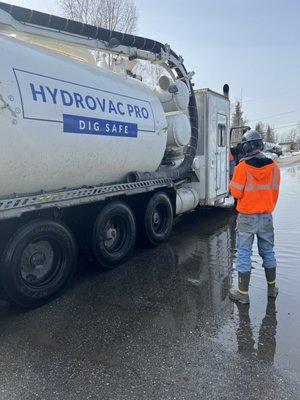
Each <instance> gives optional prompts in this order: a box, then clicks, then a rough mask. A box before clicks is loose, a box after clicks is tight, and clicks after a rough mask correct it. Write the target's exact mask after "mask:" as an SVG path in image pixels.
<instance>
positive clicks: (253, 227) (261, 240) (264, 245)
mask: <svg viewBox="0 0 300 400" xmlns="http://www.w3.org/2000/svg"><path fill="white" fill-rule="evenodd" d="M255 235H257V245H258V253H259V255H260V256H261V258H262V259H263V267H264V268H276V266H277V262H276V258H275V253H274V227H273V217H272V214H239V215H238V218H237V260H236V269H237V270H238V272H241V273H245V272H250V271H251V256H252V246H253V241H254V236H255Z"/></svg>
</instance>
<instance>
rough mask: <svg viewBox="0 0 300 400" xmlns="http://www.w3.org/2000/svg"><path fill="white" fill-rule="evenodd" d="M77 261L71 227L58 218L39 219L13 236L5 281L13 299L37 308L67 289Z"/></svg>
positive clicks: (0, 276) (2, 273) (4, 266)
mask: <svg viewBox="0 0 300 400" xmlns="http://www.w3.org/2000/svg"><path fill="white" fill-rule="evenodd" d="M76 261H77V247H76V242H75V240H74V238H73V235H72V233H71V232H70V231H69V229H68V228H67V227H66V226H64V225H63V224H61V223H59V222H56V221H52V220H36V221H33V222H30V223H27V224H26V225H24V226H22V227H21V228H20V229H19V230H18V231H17V232H16V233H15V234H14V235H13V237H12V238H11V239H10V240H9V242H8V244H7V246H6V248H5V250H4V252H3V256H2V260H1V268H0V279H1V284H2V286H3V289H4V291H5V293H6V295H7V296H8V298H9V299H10V300H11V301H12V302H14V303H15V304H17V305H19V306H21V307H23V308H35V307H38V306H40V305H42V304H44V303H46V302H48V301H49V300H52V299H53V298H54V297H56V296H57V295H59V294H60V293H62V292H63V291H64V290H65V289H66V287H67V286H68V284H69V283H70V281H71V278H72V277H73V274H74V271H75V267H76Z"/></svg>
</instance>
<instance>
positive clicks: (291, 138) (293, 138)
mask: <svg viewBox="0 0 300 400" xmlns="http://www.w3.org/2000/svg"><path fill="white" fill-rule="evenodd" d="M285 140H286V142H290V150H299V149H300V126H298V127H297V128H293V129H291V130H290V131H289V132H288V134H287V135H286V138H285Z"/></svg>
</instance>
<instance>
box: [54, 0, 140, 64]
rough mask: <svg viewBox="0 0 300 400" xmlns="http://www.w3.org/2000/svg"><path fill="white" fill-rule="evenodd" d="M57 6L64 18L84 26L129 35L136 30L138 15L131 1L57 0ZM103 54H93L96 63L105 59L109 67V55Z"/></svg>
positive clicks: (110, 58) (110, 57)
mask: <svg viewBox="0 0 300 400" xmlns="http://www.w3.org/2000/svg"><path fill="white" fill-rule="evenodd" d="M58 5H59V7H60V9H61V13H62V14H63V16H64V17H66V18H68V19H73V20H75V21H79V22H83V23H85V24H90V25H93V26H97V27H98V26H99V27H101V28H105V29H108V30H110V31H118V32H122V33H129V34H131V33H134V32H135V30H136V28H137V21H138V13H137V8H136V5H135V4H134V2H133V0H58ZM104 54H105V53H102V52H99V51H97V52H95V56H96V59H97V61H99V60H100V59H101V58H106V60H107V62H108V64H109V66H110V67H111V66H112V56H111V54H109V55H108V57H106V56H104Z"/></svg>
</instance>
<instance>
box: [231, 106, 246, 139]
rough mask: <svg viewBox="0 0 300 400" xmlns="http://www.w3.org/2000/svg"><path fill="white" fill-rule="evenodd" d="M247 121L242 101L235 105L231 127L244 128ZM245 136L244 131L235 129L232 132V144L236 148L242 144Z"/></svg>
mask: <svg viewBox="0 0 300 400" xmlns="http://www.w3.org/2000/svg"><path fill="white" fill-rule="evenodd" d="M246 122H247V120H246V119H245V118H244V112H243V110H242V105H241V102H240V101H237V102H236V104H235V108H234V113H233V115H232V119H231V127H232V128H235V127H239V126H244V125H245V124H246ZM242 136H243V130H242V129H235V130H234V131H233V132H232V137H231V144H232V145H233V146H236V145H237V144H238V143H240V142H241V139H242Z"/></svg>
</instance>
